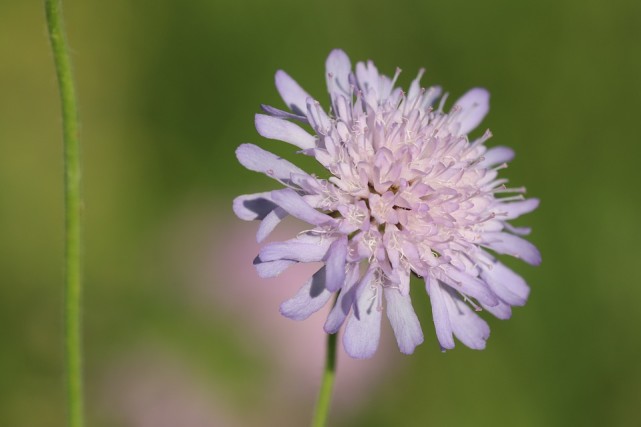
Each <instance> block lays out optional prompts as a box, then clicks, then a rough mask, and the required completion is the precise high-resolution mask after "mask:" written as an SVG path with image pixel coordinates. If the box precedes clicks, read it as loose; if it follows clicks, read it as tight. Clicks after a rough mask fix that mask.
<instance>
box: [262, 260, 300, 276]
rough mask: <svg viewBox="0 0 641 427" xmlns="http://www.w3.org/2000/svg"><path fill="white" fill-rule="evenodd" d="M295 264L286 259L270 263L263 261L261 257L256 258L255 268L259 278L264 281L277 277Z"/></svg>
mask: <svg viewBox="0 0 641 427" xmlns="http://www.w3.org/2000/svg"><path fill="white" fill-rule="evenodd" d="M294 264H296V261H290V260H286V259H285V260H276V261H268V262H264V261H262V260H261V259H260V257H256V258H255V259H254V267H255V268H256V272H257V273H258V276H259V277H261V278H263V279H268V278H270V277H276V276H278V275H280V273H282V272H283V271H285V270H287V268H288V267H290V266H292V265H294Z"/></svg>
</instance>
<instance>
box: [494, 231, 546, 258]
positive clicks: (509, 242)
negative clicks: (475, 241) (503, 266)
mask: <svg viewBox="0 0 641 427" xmlns="http://www.w3.org/2000/svg"><path fill="white" fill-rule="evenodd" d="M483 240H484V243H483V244H484V246H486V247H488V248H490V249H492V250H493V251H494V252H497V253H499V254H506V255H511V256H513V257H515V258H519V259H522V260H523V261H525V262H527V263H528V264H531V265H539V264H541V253H540V252H539V250H538V249H537V248H536V246H534V245H533V244H532V243H530V242H528V241H527V240H525V239H522V238H520V237H518V236H515V235H513V234H509V233H484V234H483Z"/></svg>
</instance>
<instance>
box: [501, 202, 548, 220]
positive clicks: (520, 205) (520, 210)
mask: <svg viewBox="0 0 641 427" xmlns="http://www.w3.org/2000/svg"><path fill="white" fill-rule="evenodd" d="M537 207H539V199H526V200H523V201H520V202H511V203H501V204H499V205H498V206H497V207H496V208H495V210H496V211H497V213H501V214H503V213H505V215H501V216H500V219H504V220H510V219H515V218H518V217H520V216H521V215H524V214H526V213H530V212H532V211H533V210H534V209H536V208H537Z"/></svg>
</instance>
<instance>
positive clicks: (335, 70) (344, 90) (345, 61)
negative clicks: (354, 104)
mask: <svg viewBox="0 0 641 427" xmlns="http://www.w3.org/2000/svg"><path fill="white" fill-rule="evenodd" d="M325 71H326V76H325V77H326V79H327V89H328V90H329V93H330V94H331V95H332V96H334V95H340V94H343V95H349V94H350V90H349V74H350V72H351V71H352V63H351V62H350V60H349V57H348V56H347V54H346V53H345V52H343V51H342V50H340V49H334V50H332V51H331V52H330V54H329V56H328V57H327V61H325Z"/></svg>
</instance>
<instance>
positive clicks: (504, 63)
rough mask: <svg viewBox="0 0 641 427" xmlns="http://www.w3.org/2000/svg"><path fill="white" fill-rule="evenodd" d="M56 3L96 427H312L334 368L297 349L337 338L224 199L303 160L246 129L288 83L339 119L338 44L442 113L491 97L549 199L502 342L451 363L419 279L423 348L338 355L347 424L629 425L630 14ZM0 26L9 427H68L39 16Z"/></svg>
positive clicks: (495, 121) (6, 2) (539, 192)
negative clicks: (247, 159) (287, 299)
mask: <svg viewBox="0 0 641 427" xmlns="http://www.w3.org/2000/svg"><path fill="white" fill-rule="evenodd" d="M64 7H65V14H66V21H67V31H68V35H69V38H70V44H71V46H72V48H73V60H74V66H75V76H76V79H77V86H78V94H79V98H80V105H81V118H82V142H83V155H84V159H83V160H84V179H85V181H84V186H85V187H84V194H85V205H86V210H85V227H84V228H85V236H86V245H85V255H86V256H85V262H86V264H85V277H86V291H85V295H84V296H85V304H84V315H85V318H84V319H85V320H84V325H85V348H86V350H85V351H86V362H85V365H86V392H87V412H88V420H89V424H88V425H92V426H104V427H107V426H136V427H138V426H154V427H158V426H160V427H162V426H184V427H190V426H245V425H249V426H254V425H256V426H259V425H260V426H265V425H282V426H290V425H291V426H297V425H306V423H307V420H308V415H309V413H310V412H311V409H312V405H313V400H314V394H315V387H316V386H317V383H318V378H319V375H320V362H319V360H320V358H321V355H320V354H316V356H315V357H316V358H315V359H313V361H312V356H309V355H304V354H303V353H300V349H299V347H301V346H306V345H307V344H304V343H303V342H298V341H297V339H298V337H302V338H301V339H303V340H304V339H308V338H310V337H312V338H313V341H314V342H315V341H318V342H319V343H318V346H319V348H322V339H323V338H322V334H319V333H318V328H319V326H318V324H316V326H314V328H313V329H312V330H313V331H314V332H307V331H311V330H310V329H304V328H306V327H307V325H304V324H300V323H296V322H292V321H281V319H280V315H279V313H278V309H277V307H278V302H279V300H280V299H281V296H280V295H279V296H278V297H277V298H274V299H272V298H270V297H269V295H270V292H271V291H272V290H274V291H276V289H277V288H278V287H279V284H278V281H275V282H274V283H270V284H268V285H267V284H265V283H261V281H259V280H258V279H256V278H255V275H253V274H254V273H253V271H252V268H251V266H249V265H247V264H246V262H245V261H244V259H245V258H243V259H242V260H241V258H240V255H242V256H243V257H249V258H248V259H251V255H252V254H253V253H254V251H255V250H256V248H255V247H253V246H251V245H250V242H251V241H252V239H253V237H252V233H253V232H254V231H255V230H256V225H255V224H246V223H241V222H240V221H239V220H237V219H235V218H234V217H233V214H232V212H231V200H232V198H233V197H234V196H235V195H237V194H241V193H252V192H258V191H263V190H264V189H269V188H273V185H274V184H273V183H272V182H268V181H269V180H268V179H266V178H265V177H262V176H258V175H257V174H253V173H251V172H248V171H245V170H243V169H242V168H241V167H240V166H239V165H238V164H237V162H236V161H235V158H234V149H235V147H236V146H237V145H239V144H240V143H242V142H255V143H259V144H260V145H262V146H263V147H275V151H277V152H278V153H280V154H283V155H285V154H286V153H290V152H291V150H288V147H283V146H284V145H285V144H280V145H278V143H273V142H267V141H265V140H262V139H261V138H260V137H259V136H258V135H257V134H256V132H255V130H254V129H253V115H254V113H256V112H258V111H259V105H260V104H261V103H266V104H271V105H275V106H278V107H282V102H281V101H280V99H279V98H278V94H277V92H276V90H275V88H274V86H273V74H274V72H275V71H276V70H277V69H279V68H281V69H284V70H286V71H287V72H288V73H289V74H290V75H292V76H293V77H294V78H296V79H297V80H298V81H299V83H301V85H303V87H305V88H306V89H307V90H308V91H309V92H310V93H311V94H312V95H314V96H316V97H317V98H319V99H320V100H322V101H325V100H326V95H325V88H324V69H323V66H324V61H325V57H326V56H327V54H328V53H329V51H330V50H331V49H332V48H335V47H341V48H343V49H345V50H346V51H347V53H348V54H349V55H350V57H351V58H352V61H353V62H355V61H357V60H365V59H373V60H374V61H375V62H376V64H377V66H378V67H379V70H381V71H383V72H385V73H386V74H393V72H394V69H395V67H396V66H399V67H401V68H402V69H403V70H404V71H403V74H402V76H401V80H400V81H401V84H402V85H407V84H409V82H410V81H411V79H413V78H414V76H415V73H416V72H417V70H418V69H419V68H420V67H425V68H426V69H427V73H426V75H425V77H424V78H423V83H424V84H425V85H430V84H440V85H442V86H443V87H444V88H445V89H446V90H448V91H449V92H450V93H451V94H452V97H453V98H456V97H458V96H460V95H461V94H462V93H463V92H464V91H466V90H467V89H468V88H470V87H473V86H484V87H487V88H488V89H489V90H490V92H491V94H492V98H491V111H490V115H489V116H488V118H487V119H486V121H485V122H484V123H483V125H482V126H484V127H489V128H491V129H492V131H493V133H494V135H495V136H494V138H492V139H491V140H490V142H489V145H490V146H492V145H497V144H500V145H509V146H511V147H513V148H514V149H515V150H516V153H517V157H516V160H515V161H514V162H513V163H512V164H511V167H510V168H509V169H508V170H507V171H504V172H505V176H507V177H509V178H510V180H511V182H512V183H513V184H515V185H517V186H520V185H526V186H527V188H528V194H530V195H532V196H536V197H539V198H541V200H542V204H541V207H540V209H539V210H537V211H536V212H535V213H533V214H530V215H528V216H527V217H526V218H524V219H522V220H520V221H519V223H520V224H528V225H531V226H532V227H533V228H534V233H533V234H532V236H531V241H533V242H534V243H535V244H536V245H537V246H538V247H539V248H540V250H541V252H542V254H543V264H542V266H541V267H539V268H531V267H529V266H527V265H525V264H519V263H514V264H512V265H513V266H515V268H516V269H517V271H519V272H520V273H522V274H523V275H524V277H526V279H527V280H528V282H529V283H530V284H531V287H532V293H531V297H530V300H529V302H528V304H527V306H526V307H525V308H518V309H516V310H515V312H514V315H513V318H512V319H511V320H510V321H507V322H501V321H497V320H496V319H489V322H490V326H491V327H492V337H491V338H490V340H489V342H488V348H487V349H486V350H485V351H482V352H475V351H472V350H469V349H467V348H465V347H464V346H463V345H461V344H458V345H457V348H456V349H455V350H453V351H450V352H447V353H445V354H442V353H440V352H439V350H438V346H437V344H436V339H435V335H434V329H433V325H432V324H431V314H430V309H429V302H428V300H427V297H422V293H423V291H422V290H421V286H420V284H419V283H414V284H413V285H414V286H415V288H414V290H413V296H414V298H413V299H414V302H415V306H416V309H417V311H419V316H420V319H421V323H422V325H423V329H424V332H425V336H426V342H425V343H424V344H423V345H422V346H420V347H419V348H418V350H417V352H416V353H415V354H414V355H413V356H411V357H405V356H401V355H399V354H397V353H398V352H397V350H396V348H395V344H394V343H393V342H392V341H389V340H388V341H387V342H385V343H383V345H382V347H385V348H382V349H381V351H380V352H379V353H380V354H378V355H377V356H376V358H375V359H374V360H373V361H368V362H363V363H362V365H359V363H356V364H353V363H352V364H349V363H348V361H347V360H345V358H344V357H342V358H341V359H340V360H339V377H348V376H349V378H350V379H349V380H344V381H343V382H342V383H340V382H339V384H338V388H339V390H337V394H336V399H335V402H334V403H335V406H334V408H335V410H334V412H333V413H332V418H331V421H332V425H336V426H388V425H407V426H425V425H429V426H467V425H475V426H479V427H481V426H576V425H581V426H603V425H608V426H637V425H640V423H641V420H640V416H639V412H638V407H639V403H640V402H641V333H640V332H639V329H640V327H641V309H640V308H639V303H640V302H641V286H640V285H641V269H640V268H639V266H638V265H637V263H638V262H639V259H640V258H641V245H640V244H639V238H640V237H641V227H640V226H639V220H640V218H641V196H640V195H639V194H640V193H639V191H638V187H639V184H641V168H640V167H639V165H638V163H639V159H640V156H641V141H639V136H638V135H639V133H638V128H639V122H640V120H639V116H640V114H641V107H640V102H639V100H641V54H640V53H639V46H641V2H638V1H633V0H630V1H627V2H626V1H622V0H618V1H606V0H568V1H550V0H540V1H536V2H514V1H509V0H491V1H479V2H471V1H460V0H452V1H440V2H436V1H415V2H413V1H394V2H384V1H353V2H350V1H333V0H332V1H324V2H302V1H283V0H278V1H271V2H263V1H258V0H252V1H250V0H237V1H235V2H222V1H217V0H214V1H212V0H192V1H177V0H174V1H170V0H156V1H137V2H131V1H123V0H113V1H110V2H95V1H88V2H87V1H85V2H81V1H77V0H69V1H65V3H64ZM0 22H1V25H0V147H1V149H0V280H1V284H0V324H1V326H0V331H1V335H0V336H1V338H2V350H1V351H0V425H2V426H11V427H13V426H29V427H31V426H60V425H63V421H64V402H63V392H62V390H63V386H62V373H61V368H62V344H61V336H62V321H61V320H62V315H61V303H62V290H61V289H62V258H61V257H62V249H63V240H62V237H63V234H62V220H63V212H62V204H61V195H62V179H61V176H62V175H61V167H62V151H61V129H60V118H59V116H60V112H59V105H58V98H57V90H56V83H55V76H54V70H53V66H52V60H51V54H50V53H49V49H48V40H47V37H46V30H45V23H44V13H43V8H42V4H41V2H39V1H20V0H3V1H2V2H0ZM277 146H278V147H277ZM276 147H277V148H276ZM239 233H244V234H242V236H241V235H240V234H239ZM243 242H247V243H246V244H245V243H243ZM243 245H244V246H243ZM238 254H240V255H238ZM237 255H238V256H237ZM241 261H242V262H241ZM240 282H242V283H244V285H241V283H240ZM243 286H244V287H243ZM253 289H256V293H255V294H254V292H253ZM295 289H296V284H295V283H294V284H292V285H287V289H285V290H284V295H287V294H290V293H292V292H294V290H295ZM317 317H318V319H317V323H318V321H320V322H322V315H320V316H317ZM487 318H488V317H487V316H486V319H487ZM319 319H320V320H319ZM276 330H278V333H277V334H276V335H272V333H274V334H275V332H274V331H276ZM274 337H278V338H274ZM288 337H289V338H292V337H294V338H295V339H289V338H288ZM297 352H298V353H297ZM292 355H293V356H292ZM308 356H309V357H310V359H309V363H307V362H308V360H307V357H308ZM290 359H291V360H290ZM295 364H298V365H297V366H298V368H296V369H297V370H295V369H294V368H292V369H289V368H288V367H290V366H293V365H295ZM305 372H309V373H308V375H307V376H305V374H304V373H305ZM299 386H300V387H301V389H300V390H303V389H304V390H306V391H305V392H304V393H303V392H301V393H298V389H297V387H299ZM303 386H304V387H303ZM350 387H351V388H350ZM340 389H343V391H341V390H340ZM345 390H350V391H349V392H346V391H345Z"/></svg>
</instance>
